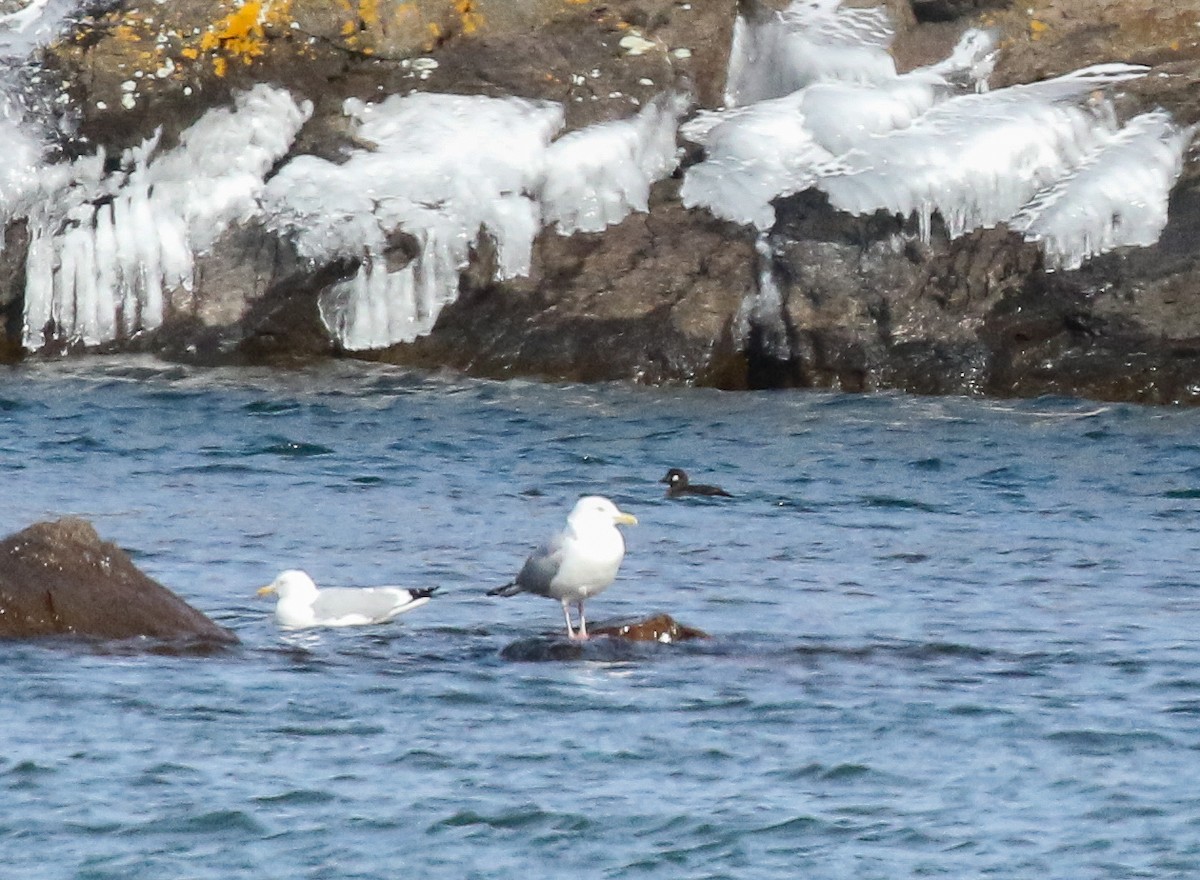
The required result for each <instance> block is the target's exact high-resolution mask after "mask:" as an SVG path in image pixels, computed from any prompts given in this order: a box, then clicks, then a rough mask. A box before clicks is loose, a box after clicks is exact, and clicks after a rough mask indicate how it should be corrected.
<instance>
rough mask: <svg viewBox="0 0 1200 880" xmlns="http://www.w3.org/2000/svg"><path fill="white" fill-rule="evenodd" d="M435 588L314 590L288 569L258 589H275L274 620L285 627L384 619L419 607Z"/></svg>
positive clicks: (301, 574)
mask: <svg viewBox="0 0 1200 880" xmlns="http://www.w3.org/2000/svg"><path fill="white" fill-rule="evenodd" d="M434 589H436V587H435V588H430V589H422V590H406V589H402V588H401V587H328V588H326V589H324V590H318V589H317V585H316V584H314V583H313V580H312V578H310V577H309V576H308V575H307V574H306V573H305V572H303V571H298V570H296V569H288V570H287V571H284V572H281V573H280V575H279V577H277V578H275V580H273V581H272V582H271V583H269V584H267V586H265V587H263V588H262V589H261V590H259V591H258V595H260V596H266V595H268V594H270V593H275V594H276V595H277V596H278V597H279V601H278V602H276V603H275V621H276V622H277V623H278V624H279V625H280V626H282V627H286V628H287V629H302V628H305V627H310V626H363V625H364V624H369V623H386V622H387V621H389V620H391V619H392V618H394V617H396V616H397V615H400V614H404V613H405V612H406V611H412V610H413V609H414V608H420V607H421V606H422V605H424V604H425V603H426V602H428V601H429V597H430V596H432V595H433V592H434Z"/></svg>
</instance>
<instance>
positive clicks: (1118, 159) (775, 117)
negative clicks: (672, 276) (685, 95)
mask: <svg viewBox="0 0 1200 880" xmlns="http://www.w3.org/2000/svg"><path fill="white" fill-rule="evenodd" d="M890 36H891V28H890V24H889V22H888V20H887V14H886V12H885V11H884V10H883V9H882V8H877V9H869V10H864V9H854V8H844V7H841V6H840V5H839V3H838V0H799V2H796V3H793V4H792V5H791V6H790V7H788V9H787V10H785V11H784V12H782V13H774V14H771V15H766V16H762V17H760V18H759V19H757V20H755V21H749V20H746V19H744V18H739V20H738V25H737V29H736V30H735V39H734V47H733V53H732V59H731V63H730V76H729V82H730V86H729V90H728V92H727V95H726V103H727V108H726V109H724V110H721V111H716V112H712V113H702V114H700V115H699V116H698V117H697V118H696V119H694V120H692V121H690V122H688V123H686V124H684V126H683V127H682V130H681V131H682V134H683V136H684V137H685V138H687V139H689V140H691V141H693V142H694V143H697V144H699V145H701V146H702V147H703V148H704V150H705V158H704V161H702V162H699V163H697V164H696V165H694V166H692V167H691V168H689V169H688V171H687V173H686V175H685V178H684V183H683V186H682V189H681V198H682V199H683V202H684V204H685V205H687V206H689V207H691V206H702V207H705V208H707V209H708V210H710V211H711V212H712V213H714V214H715V215H717V216H719V217H722V218H725V219H728V220H732V221H734V222H738V223H742V224H747V225H753V226H754V227H756V228H757V229H758V230H760V231H765V230H768V229H770V228H771V227H772V226H773V225H774V223H775V211H774V207H773V206H772V202H773V201H774V200H775V199H777V198H779V197H781V196H786V195H790V194H794V193H797V192H800V191H802V190H804V189H808V188H810V187H812V188H816V189H819V190H821V191H823V192H825V193H826V194H827V195H828V196H829V199H830V202H831V204H832V205H833V206H834V207H836V208H838V209H841V210H843V211H847V212H849V213H853V214H869V213H873V212H874V211H877V210H881V209H882V210H886V211H889V212H892V213H896V214H900V215H902V216H910V215H915V216H916V217H917V218H918V220H919V224H920V232H921V235H922V237H923V238H925V239H928V238H929V237H930V236H931V234H932V224H933V217H934V215H937V216H939V217H940V218H941V219H942V221H943V224H944V226H945V229H946V231H947V234H948V235H950V236H951V237H955V236H959V235H962V234H963V233H965V232H968V231H970V230H971V229H975V228H979V227H990V226H995V225H996V224H998V223H1003V222H1008V223H1010V224H1012V225H1013V226H1014V227H1015V228H1019V229H1021V230H1022V231H1023V232H1024V233H1025V235H1026V237H1027V238H1029V239H1030V240H1031V241H1037V242H1040V243H1042V246H1043V249H1044V250H1045V252H1046V254H1047V256H1048V264H1049V265H1050V266H1051V267H1061V268H1076V267H1078V266H1079V265H1080V264H1081V263H1082V262H1083V261H1084V260H1086V259H1088V258H1089V257H1091V256H1094V255H1096V254H1099V253H1103V252H1105V251H1107V250H1111V249H1113V248H1116V247H1121V246H1126V245H1146V244H1150V243H1153V242H1154V241H1155V240H1157V237H1158V235H1159V233H1160V232H1161V230H1162V227H1163V225H1164V224H1165V219H1166V206H1167V194H1168V193H1169V191H1170V189H1171V187H1172V186H1173V184H1174V181H1175V180H1176V179H1177V177H1178V175H1179V173H1180V170H1181V168H1182V156H1183V152H1184V150H1185V149H1186V147H1187V145H1188V142H1189V141H1190V140H1191V135H1192V130H1191V129H1187V130H1184V129H1181V128H1180V127H1178V126H1176V125H1175V124H1174V123H1173V122H1172V121H1171V119H1170V117H1169V115H1167V114H1165V113H1164V112H1162V111H1155V112H1153V113H1149V114H1144V115H1142V116H1138V117H1135V118H1134V119H1132V120H1130V121H1128V122H1127V123H1126V124H1125V125H1124V127H1121V126H1120V125H1118V124H1117V122H1116V120H1115V118H1114V115H1113V113H1112V110H1111V106H1110V105H1109V103H1108V101H1107V99H1106V98H1105V97H1104V90H1105V89H1107V88H1108V87H1111V86H1114V85H1117V84H1119V83H1122V82H1126V81H1128V80H1131V79H1134V78H1136V77H1139V76H1143V75H1144V74H1145V72H1146V68H1143V67H1139V66H1136V65H1128V64H1104V65H1095V66H1093V67H1088V68H1084V69H1082V70H1079V71H1075V72H1074V73H1070V74H1067V75H1065V76H1060V77H1056V78H1054V79H1051V80H1046V81H1043V82H1037V83H1031V84H1028V85H1019V86H1012V87H1009V88H1005V89H1000V90H996V91H990V92H989V91H987V90H986V76H987V75H988V73H989V72H990V70H991V66H992V61H993V58H994V47H993V46H992V43H991V40H990V38H989V36H988V35H987V34H986V33H985V32H980V31H972V32H968V33H967V34H966V35H965V36H964V39H963V40H962V41H961V42H960V43H959V45H958V47H956V49H955V50H954V52H953V53H952V54H951V55H950V57H948V58H947V59H946V60H945V61H943V62H940V63H938V64H935V65H932V66H930V67H927V68H923V69H918V70H915V71H912V72H910V73H907V74H902V75H897V74H896V71H895V66H894V64H892V61H891V57H890V56H889V55H888V53H887V51H886V48H887V45H888V43H889V41H890ZM1139 152H1140V154H1141V155H1143V156H1144V160H1143V161H1142V162H1141V163H1140V164H1138V163H1137V161H1136V160H1135V158H1134V157H1135V156H1137V155H1138V154H1139ZM1135 166H1136V167H1135Z"/></svg>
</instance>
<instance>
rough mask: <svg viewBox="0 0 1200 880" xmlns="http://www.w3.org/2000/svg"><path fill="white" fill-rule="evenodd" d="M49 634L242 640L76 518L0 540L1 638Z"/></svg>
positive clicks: (168, 640) (155, 640) (222, 641)
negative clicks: (159, 581) (155, 578)
mask: <svg viewBox="0 0 1200 880" xmlns="http://www.w3.org/2000/svg"><path fill="white" fill-rule="evenodd" d="M45 636H84V637H91V638H98V639H106V640H107V639H137V638H139V637H145V638H147V639H149V640H151V641H152V642H153V643H155V644H159V645H161V644H163V643H177V644H180V645H184V644H189V645H195V644H196V643H206V644H210V645H214V646H220V645H232V644H236V643H237V641H238V639H237V636H235V635H234V634H233V632H232V631H230V630H228V629H226V628H225V627H222V626H218V625H217V624H215V623H213V621H212V620H210V619H209V618H208V617H206V616H205V615H204V614H203V613H201V612H200V611H197V610H196V609H195V608H193V607H192V606H191V605H188V604H187V603H186V602H184V601H183V600H182V599H180V598H179V597H178V596H176V595H175V594H174V593H172V592H171V591H170V590H168V589H167V588H166V587H164V586H163V585H162V584H159V583H158V582H157V581H154V580H152V579H151V578H149V577H147V576H146V575H145V574H143V573H142V572H141V571H140V570H139V569H138V568H137V567H136V566H135V565H134V564H133V562H132V560H130V558H129V556H128V554H126V553H125V551H123V550H122V549H121V548H119V547H117V546H116V545H115V544H112V543H109V542H107V541H103V540H101V539H100V536H99V535H98V534H96V530H95V528H93V527H92V525H91V524H90V523H88V522H87V521H86V520H82V519H78V518H75V517H64V518H63V519H60V520H56V521H54V522H40V523H35V524H33V525H31V526H29V527H28V528H26V529H23V530H22V531H20V532H17V533H16V534H13V535H10V536H9V537H8V538H5V539H4V540H3V541H0V638H10V639H11V638H38V637H45ZM147 647H151V644H150V643H148V644H147Z"/></svg>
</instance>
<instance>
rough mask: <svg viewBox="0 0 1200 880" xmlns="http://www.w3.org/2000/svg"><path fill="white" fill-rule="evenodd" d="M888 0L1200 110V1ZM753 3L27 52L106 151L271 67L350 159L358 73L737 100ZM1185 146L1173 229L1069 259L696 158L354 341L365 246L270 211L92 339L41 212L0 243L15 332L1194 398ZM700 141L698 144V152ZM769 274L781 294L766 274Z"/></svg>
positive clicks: (1002, 70) (414, 7)
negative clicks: (125, 329)
mask: <svg viewBox="0 0 1200 880" xmlns="http://www.w3.org/2000/svg"><path fill="white" fill-rule="evenodd" d="M888 6H889V12H890V13H891V17H892V20H893V21H894V22H895V24H896V31H897V36H896V41H895V44H894V45H893V48H892V52H893V55H894V56H895V57H896V58H897V61H898V66H899V67H900V68H901V69H911V68H913V67H917V66H920V65H923V64H928V63H931V62H932V61H935V60H937V59H939V58H941V57H944V56H945V54H946V52H947V51H948V48H949V47H950V46H952V45H953V43H954V41H955V40H956V39H957V38H958V36H959V35H960V34H961V33H962V32H963V31H964V30H965V29H966V28H967V27H968V26H984V27H990V28H992V29H994V31H995V32H996V33H997V34H998V36H999V47H1000V51H999V53H998V56H997V62H996V69H995V72H994V74H993V76H992V79H991V82H992V84H993V86H1000V85H1007V84H1012V83H1018V82H1031V81H1034V80H1039V79H1043V78H1046V77H1049V76H1054V75H1058V74H1062V73H1065V72H1067V71H1070V70H1074V69H1077V68H1079V67H1080V66H1082V65H1085V64H1089V63H1099V62H1109V61H1122V62H1128V63H1137V64H1144V65H1148V66H1149V67H1150V71H1149V73H1148V75H1146V76H1144V77H1142V78H1140V79H1138V80H1136V81H1135V82H1132V83H1129V84H1127V85H1123V86H1122V87H1121V88H1120V89H1119V90H1118V91H1117V92H1116V93H1115V94H1114V101H1115V103H1114V107H1115V110H1116V112H1117V113H1118V114H1120V115H1121V116H1129V115H1132V114H1134V113H1136V112H1141V111H1144V110H1148V109H1153V108H1155V107H1163V108H1165V109H1166V110H1168V111H1170V112H1171V113H1172V114H1173V116H1174V118H1175V120H1176V121H1177V122H1178V124H1180V125H1184V126H1187V125H1193V124H1195V123H1197V122H1200V90H1198V89H1197V88H1196V85H1197V82H1196V81H1197V79H1198V78H1200V31H1198V30H1197V27H1196V25H1195V22H1196V21H1197V20H1200V5H1198V4H1196V3H1182V2H1180V3H1166V4H1163V3H1150V2H1148V0H1139V2H1135V3H1116V2H1111V3H1101V4H1095V3H1086V2H1084V0H1044V2H1035V3H1033V4H1022V5H1021V6H1020V8H1018V7H1016V6H1014V5H1011V4H1005V3H1002V2H962V3H955V2H944V0H943V2H925V0H913V2H912V3H911V4H910V3H908V2H904V0H892V2H891V3H889V4H888ZM393 7H394V8H393ZM401 7H403V9H401ZM381 10H382V12H381ZM401 13H403V14H401ZM737 13H738V7H737V5H736V4H734V3H732V2H730V3H722V4H699V3H681V2H666V0H646V2H626V3H607V4H599V3H577V2H567V0H562V2H555V0H527V2H500V0H495V2H472V3H461V2H453V3H451V2H441V3H439V2H417V3H406V4H399V5H397V4H391V5H389V4H357V5H356V4H333V3H328V2H317V0H291V2H274V3H267V2H264V3H256V2H247V3H242V4H236V3H232V2H218V0H186V2H179V3H173V4H168V5H158V4H145V5H139V4H136V3H121V4H118V5H117V6H116V7H109V8H108V9H107V11H100V12H97V13H96V14H94V15H93V16H90V17H87V18H85V19H84V20H83V21H81V22H80V23H79V24H78V25H76V26H75V27H74V28H73V29H72V31H71V32H70V33H69V34H68V35H67V36H66V37H64V38H63V39H61V40H59V41H58V42H56V43H54V44H53V45H51V46H50V47H49V48H48V49H47V51H46V53H45V56H44V58H43V60H42V63H41V67H40V71H39V72H38V73H37V74H36V76H37V77H38V78H40V79H41V80H42V83H41V85H40V86H39V88H40V89H41V92H40V94H44V95H45V96H46V101H47V104H48V105H50V106H66V107H68V108H71V109H72V110H73V111H74V112H73V113H72V112H68V113H67V114H66V115H65V116H64V117H63V120H64V122H63V127H64V129H66V130H70V131H72V132H73V137H72V138H70V139H67V140H64V141H63V149H64V155H68V156H69V155H72V153H75V154H78V155H87V154H88V153H90V152H91V151H92V150H94V149H95V147H96V146H97V145H100V146H103V147H105V148H106V149H107V150H108V151H109V154H110V155H114V154H115V153H116V152H118V151H119V150H121V149H124V148H128V147H130V146H133V145H135V144H137V143H139V142H140V141H142V140H143V139H144V138H146V137H149V136H150V135H152V134H153V132H154V130H155V129H156V128H161V130H162V133H161V135H160V138H161V142H162V143H163V144H172V143H174V142H176V141H178V139H179V137H180V134H181V133H182V132H184V131H185V130H186V129H187V128H188V126H190V125H192V124H193V123H194V122H195V121H196V120H197V119H198V118H199V116H200V115H201V114H202V113H203V112H204V111H205V110H206V109H209V108H212V107H219V106H223V105H224V104H226V103H227V102H228V101H229V100H230V97H231V96H232V95H234V94H235V93H236V92H237V91H238V90H240V89H245V88H247V87H249V86H252V85H253V84H255V83H259V82H270V83H272V84H274V85H276V86H282V87H284V88H286V89H288V90H289V91H291V92H292V93H293V94H294V95H295V96H297V98H301V97H302V98H304V99H305V100H307V101H310V102H311V104H312V110H311V116H310V118H309V119H308V121H307V122H306V123H304V125H303V127H302V128H301V129H300V132H299V135H298V136H297V138H296V141H295V143H294V144H293V145H292V147H291V150H290V155H295V154H299V153H309V154H313V155H315V156H325V157H331V158H335V159H336V158H338V157H339V156H341V157H344V155H345V149H346V148H347V146H348V145H350V144H353V132H351V131H348V130H347V128H346V122H345V115H344V114H343V104H344V102H345V101H346V99H348V98H357V99H363V100H371V99H378V98H379V97H381V96H383V95H386V94H393V93H397V94H403V93H407V92H409V91H411V90H413V89H417V90H427V91H431V92H447V93H454V94H471V95H488V96H492V97H499V96H508V95H516V96H519V97H522V98H528V99H535V100H544V101H554V102H557V103H559V104H560V105H561V106H562V107H563V112H564V118H565V125H566V129H567V130H578V129H580V128H582V127H584V126H588V125H592V124H596V123H602V122H606V121H609V120H613V119H623V118H627V117H629V116H630V115H631V114H632V113H633V112H636V110H637V109H638V108H639V107H641V106H644V105H645V104H647V103H648V102H650V101H651V100H653V99H654V97H655V95H658V94H661V93H662V92H663V91H664V90H671V89H677V90H684V89H687V90H688V91H689V93H690V94H691V95H692V97H693V100H694V105H693V107H692V109H691V111H690V112H692V113H694V112H695V111H696V110H697V109H702V108H715V107H718V106H720V105H721V102H722V94H723V89H724V82H725V73H726V69H727V64H728V59H729V51H730V50H729V47H730V41H731V38H732V36H731V35H732V33H733V29H734V21H735V17H736V15H737ZM762 14H766V13H765V12H764V13H762ZM139 74H140V75H139ZM59 94H62V95H65V96H67V97H66V99H64V101H63V102H62V103H61V104H56V103H55V96H56V95H59ZM1188 156H1189V160H1185V163H1184V169H1183V173H1182V175H1181V176H1180V178H1179V180H1178V183H1177V184H1176V186H1175V189H1174V191H1173V193H1172V196H1171V201H1170V212H1169V221H1168V224H1167V226H1166V229H1165V230H1164V232H1163V234H1162V236H1161V237H1160V239H1159V241H1158V242H1157V244H1154V245H1152V246H1149V247H1144V248H1121V249H1118V250H1116V251H1114V252H1112V253H1108V254H1104V255H1101V256H1099V257H1095V258H1093V259H1091V260H1090V261H1088V262H1086V263H1085V264H1084V265H1083V266H1082V267H1081V268H1079V269H1074V270H1070V271H1061V270H1059V271H1053V270H1052V269H1051V268H1050V267H1048V266H1047V264H1046V260H1045V258H1044V257H1043V254H1042V253H1041V252H1040V251H1039V250H1038V248H1037V247H1036V246H1034V245H1032V244H1030V243H1028V242H1026V241H1024V240H1023V238H1022V237H1021V236H1020V235H1019V234H1017V233H1015V232H1011V231H1008V230H1006V229H1004V228H1003V227H998V228H994V229H982V230H977V231H975V232H972V233H969V234H967V235H964V236H961V237H957V238H953V239H951V238H949V237H948V236H947V235H946V234H945V231H944V229H939V226H938V222H937V218H936V217H935V221H934V229H933V234H932V235H931V236H930V237H929V240H928V241H923V240H922V239H921V237H920V236H919V235H918V234H917V230H916V228H915V223H914V221H911V220H905V219H903V218H899V217H896V216H893V215H889V214H887V213H885V212H879V213H876V214H875V215H870V216H862V217H853V216H850V215H848V214H845V213H842V212H839V211H836V210H834V209H833V208H831V207H830V205H829V203H828V201H827V200H826V199H825V198H824V197H822V196H821V195H819V194H817V193H814V192H811V191H809V192H802V193H799V194H797V195H793V196H787V197H785V198H783V199H780V200H777V202H776V203H775V209H776V214H777V218H778V219H777V221H776V224H775V226H774V227H773V228H772V229H771V230H770V231H769V234H767V235H766V237H765V241H766V248H765V249H764V247H763V246H762V245H761V244H759V245H757V246H756V235H755V233H754V231H753V230H752V229H749V228H746V227H741V226H738V225H736V224H732V223H728V222H724V221H721V220H718V219H715V218H714V217H712V216H711V215H710V214H708V213H707V212H706V211H704V210H702V209H698V208H692V209H687V208H684V207H683V206H682V204H681V203H680V198H679V186H680V180H679V177H680V173H679V172H676V174H675V175H674V176H673V177H671V178H668V179H665V180H661V181H659V182H658V183H655V184H654V185H653V186H652V187H651V190H650V195H649V200H648V205H647V208H648V210H646V211H644V212H643V211H637V212H635V213H633V214H631V215H630V216H628V217H627V218H626V219H625V220H623V221H622V222H620V223H618V224H616V225H613V226H610V227H608V228H607V229H606V230H605V231H603V232H575V233H574V234H571V235H560V234H559V233H558V232H556V231H555V230H553V229H550V228H544V229H542V230H541V232H540V233H539V234H538V235H537V236H536V238H535V240H534V243H533V250H532V261H531V266H530V270H529V271H528V273H526V274H523V275H518V276H516V277H509V278H497V274H496V273H495V272H494V271H493V269H494V264H495V262H496V259H497V257H496V254H495V252H494V251H495V248H494V247H491V246H490V245H489V242H488V240H487V238H486V237H484V238H482V239H481V240H480V241H479V242H477V243H476V246H475V247H474V249H473V251H472V258H471V262H470V265H469V266H468V267H467V269H466V270H464V271H463V273H462V276H461V279H460V284H459V295H458V298H457V299H455V300H454V301H453V302H451V303H449V304H447V305H446V306H445V307H444V308H443V309H442V311H441V312H440V313H439V314H438V316H437V320H436V322H435V323H434V325H433V329H432V332H430V333H428V334H427V335H422V336H419V337H417V338H416V339H414V340H412V341H405V342H400V343H396V344H392V345H388V346H384V347H379V348H375V349H371V350H367V351H357V352H347V351H344V350H343V349H342V347H340V346H339V344H338V343H337V342H335V341H334V340H333V339H332V338H331V336H330V334H329V332H328V331H327V330H326V329H325V327H324V326H323V324H322V320H321V314H320V307H319V298H320V297H321V295H322V293H323V291H325V290H327V289H328V288H329V286H330V285H331V284H333V283H336V282H338V281H342V280H345V279H346V278H348V277H351V276H352V275H353V274H354V273H355V272H356V271H357V270H358V268H359V266H358V265H357V264H356V262H355V261H354V260H349V261H345V260H343V261H337V260H335V261H329V262H325V263H322V264H320V265H316V264H314V263H313V262H312V261H311V260H307V259H305V258H304V257H303V256H302V255H301V254H299V253H297V251H296V249H295V248H294V246H293V245H292V244H291V243H290V242H289V241H288V240H286V238H281V237H279V236H277V235H274V234H272V233H271V232H270V231H269V230H265V229H263V228H261V227H260V226H257V225H256V224H255V223H253V222H250V223H246V224H241V225H236V226H234V227H232V228H230V229H228V230H226V231H225V232H224V234H222V235H221V236H220V237H219V238H217V240H216V242H215V243H214V244H213V245H212V247H211V248H209V249H208V250H207V251H206V252H204V253H200V254H198V256H197V264H196V267H195V272H194V280H193V282H192V286H191V289H190V290H187V291H186V295H185V293H184V292H182V291H174V292H172V291H168V292H167V309H166V313H165V317H164V320H163V323H162V325H161V326H160V327H157V328H155V329H151V330H147V331H144V332H135V333H131V334H128V335H126V336H124V337H119V338H117V339H115V340H113V341H111V342H105V343H103V344H100V345H93V346H86V345H82V344H80V343H78V342H72V341H71V340H69V339H58V338H55V333H54V332H53V330H54V328H50V330H51V331H52V332H50V333H48V334H47V335H46V336H45V344H44V345H43V346H41V347H40V348H38V349H37V350H35V351H33V352H30V351H29V350H28V349H29V346H28V345H25V346H23V345H22V342H21V336H22V323H23V309H24V289H25V283H26V279H25V272H24V269H23V255H24V253H25V250H26V249H27V248H28V246H29V241H28V239H29V234H28V232H27V230H26V228H25V226H24V225H23V224H22V223H20V222H14V223H10V225H9V227H8V228H7V229H6V233H5V245H6V246H5V248H4V251H3V254H2V255H0V260H2V261H3V263H4V268H5V269H7V270H8V271H7V272H5V273H4V277H5V278H6V279H7V281H6V282H3V283H0V310H3V313H4V318H5V321H4V326H5V333H4V340H3V344H2V345H0V359H4V360H10V361H11V360H15V359H19V358H20V357H27V356H43V355H50V354H58V353H61V352H63V351H68V352H72V353H74V352H83V351H148V352H153V353H156V354H158V355H160V356H163V357H166V358H169V359H177V360H183V361H189V362H196V363H287V362H293V361H296V360H303V359H309V358H314V357H328V356H354V357H361V358H364V359H369V360H380V361H385V362H388V363H394V364H402V365H413V366H420V367H449V368H453V369H456V370H462V371H465V372H468V373H471V374H474V375H481V376H489V377H515V376H535V377H540V378H545V379H549V380H560V379H567V380H573V381H609V380H619V381H631V382H640V383H647V384H688V385H704V386H713V387H719V388H726V389H745V388H767V387H817V388H835V389H842V390H847V391H876V390H884V389H898V390H904V391H909V392H915V393H922V394H972V395H989V396H1033V395H1040V394H1062V395H1073V396H1083V397H1090V398H1097V399H1104V400H1123V401H1138V402H1146V403H1157V404H1176V403H1182V404H1191V403H1195V402H1200V308H1198V306H1200V271H1198V269H1200V267H1198V266H1197V260H1198V259H1200V256H1198V255H1200V247H1197V245H1200V241H1198V240H1197V239H1198V238H1200V193H1198V192H1197V189H1198V187H1200V171H1198V168H1197V163H1195V162H1194V161H1190V154H1188ZM698 158H699V157H698V155H697V154H696V153H695V151H692V152H689V153H688V154H687V155H685V158H684V161H683V168H686V167H688V166H689V165H690V164H692V163H694V162H696V161H697V160H698ZM406 253H407V254H408V255H409V258H411V254H412V253H413V251H412V245H411V243H406V242H403V241H398V242H396V245H395V255H394V258H395V259H397V260H400V261H403V259H404V256H405V254H406ZM392 259H393V254H391V253H389V260H392ZM764 277H769V278H770V279H771V280H772V281H773V283H774V285H775V286H776V287H777V289H778V302H777V303H769V304H766V305H765V306H764V304H763V303H761V302H758V301H757V300H758V297H759V295H760V294H761V286H762V284H763V283H764V282H763V279H764ZM764 308H765V309H766V310H767V311H768V312H769V314H767V313H766V312H764Z"/></svg>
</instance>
